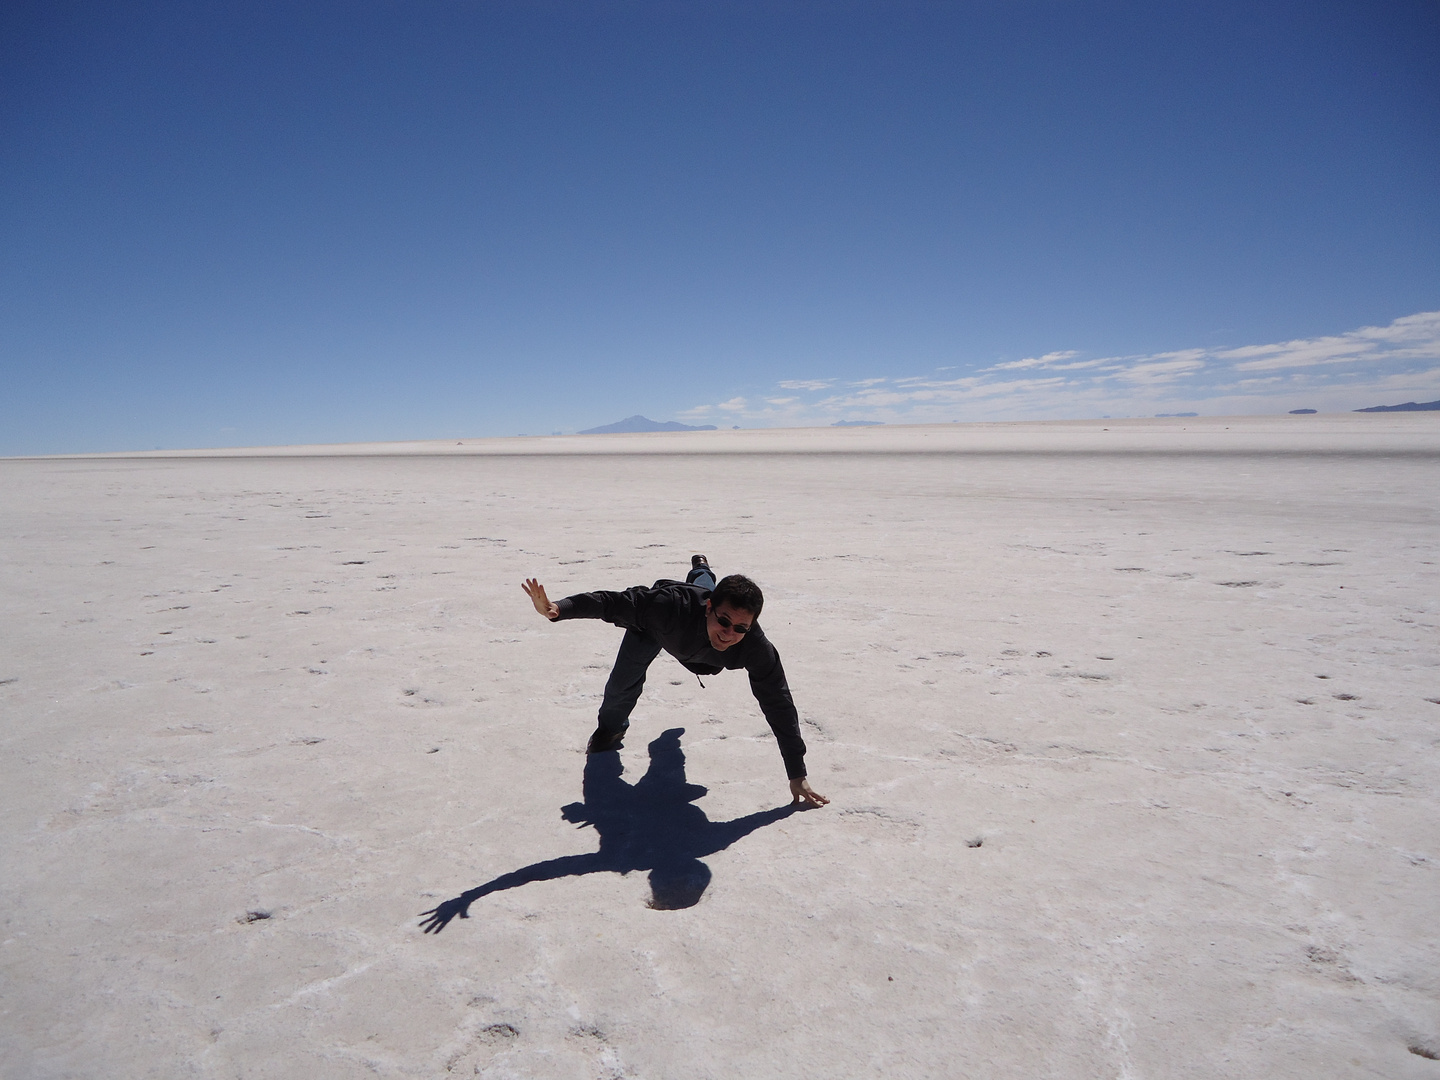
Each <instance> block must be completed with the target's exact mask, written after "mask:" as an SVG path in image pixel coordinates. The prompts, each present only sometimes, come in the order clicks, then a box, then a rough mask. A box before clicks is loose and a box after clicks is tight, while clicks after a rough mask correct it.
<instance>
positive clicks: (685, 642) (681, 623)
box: [555, 581, 805, 780]
mask: <svg viewBox="0 0 1440 1080" xmlns="http://www.w3.org/2000/svg"><path fill="white" fill-rule="evenodd" d="M709 595H710V593H709V591H708V590H705V589H702V588H700V587H699V586H697V585H682V584H680V583H679V582H678V581H657V582H656V583H655V585H654V586H653V587H651V588H648V589H647V588H645V587H644V586H642V585H636V586H634V587H633V588H630V589H626V590H625V591H624V592H589V593H578V594H576V595H575V596H567V597H565V599H563V600H560V601H558V602H557V603H556V604H555V606H556V607H557V608H559V609H560V615H559V617H558V618H557V619H556V620H555V621H556V622H559V621H560V620H561V619H604V620H605V621H606V622H608V623H613V624H614V625H616V626H621V627H624V628H625V629H626V630H639V631H641V632H643V633H647V634H650V635H651V636H652V637H653V638H654V639H655V640H656V641H658V642H659V643H660V647H661V648H662V649H664V650H665V651H666V652H668V653H669V654H670V655H671V656H673V657H675V659H676V660H679V661H680V663H681V664H683V665H684V666H685V667H686V668H688V669H689V670H691V671H693V672H695V673H696V674H697V675H716V674H718V673H719V672H721V671H723V670H725V669H726V668H728V669H730V670H731V671H735V670H737V669H738V668H744V669H745V670H746V671H747V672H749V674H750V690H751V692H752V693H754V695H755V700H756V701H758V702H759V703H760V710H761V711H762V712H763V713H764V714H765V720H766V722H767V723H769V725H770V730H771V731H773V732H775V739H776V741H777V742H778V743H779V744H780V756H781V757H782V758H783V759H784V761H785V772H786V775H788V776H789V777H790V779H792V780H794V779H796V778H797V777H801V776H804V775H805V740H804V739H802V738H801V737H800V717H799V714H798V713H796V711H795V702H794V701H793V700H792V699H791V697H790V687H789V685H788V684H787V683H786V682H785V669H784V667H782V666H781V664H780V654H779V653H778V652H776V651H775V646H774V645H772V644H770V639H769V638H767V637H766V636H765V631H763V630H761V629H760V624H759V623H758V622H756V623H755V624H754V625H752V626H751V627H750V632H749V633H748V634H746V635H745V636H744V637H742V638H741V639H740V640H739V641H738V642H736V643H735V644H734V645H732V646H730V648H728V649H726V650H725V651H724V652H718V651H717V650H716V649H715V648H714V647H712V646H711V644H710V635H709V634H708V633H707V631H706V629H705V601H706V599H707V598H708V597H709Z"/></svg>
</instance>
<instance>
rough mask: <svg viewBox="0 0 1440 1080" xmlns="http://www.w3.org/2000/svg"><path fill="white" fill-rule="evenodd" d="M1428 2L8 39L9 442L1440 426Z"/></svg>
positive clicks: (140, 13)
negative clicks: (1296, 413) (1170, 423)
mask: <svg viewBox="0 0 1440 1080" xmlns="http://www.w3.org/2000/svg"><path fill="white" fill-rule="evenodd" d="M1437 179H1440V8H1437V7H1436V5H1435V4H1434V3H1433V2H1431V0H1415V2H1394V3H1391V2H1387V0H1375V2H1370V3H1366V4H1353V3H1344V4H1341V3H1326V2H1323V0H1321V2H1314V0H1309V2H1303V3H1299V2H1297V3H1267V2H1264V0H1258V2H1255V0H1252V2H1247V3H1234V4H1227V3H1207V4H1201V5H1179V4H1155V3H1153V2H1137V3H1080V2H1070V3H1026V2H1023V0H1003V2H1001V0H995V2H977V3H967V2H951V3H939V2H932V3H907V2H905V0H886V2H884V3H848V2H843V0H832V2H826V3H813V4H812V3H805V4H801V3H791V4H787V3H784V2H779V0H770V2H766V3H745V2H743V0H736V2H725V3H722V2H718V0H713V2H705V3H698V2H695V3H692V2H684V0H677V2H666V3H608V2H604V0H586V2H584V3H561V2H554V3H546V2H541V0H534V2H524V3H518V2H517V3H508V2H494V3H486V2H470V3H448V4H438V3H424V2H418V3H405V4H400V3H366V2H363V0H358V2H346V3H334V4H310V3H304V2H291V3H275V4H265V3H254V2H250V3H244V4H235V5H220V4H201V3H185V4H165V3H152V4H127V3H123V2H119V3H94V4H83V3H65V2H63V0H46V2H43V3H26V2H23V0H18V2H12V3H11V4H7V5H4V7H3V11H0V251H3V254H4V258H3V260H0V377H3V385H4V388H5V390H4V394H3V395H0V454H26V453H49V452H81V451H92V450H124V449H149V448H151V447H154V446H165V447H181V446H223V445H266V444H276V443H311V442H340V441H360V440H377V439H380V440H383V439H412V438H451V437H457V436H481V435H510V434H516V433H520V432H528V433H531V434H536V433H549V432H551V431H574V430H577V429H580V428H585V427H591V426H595V425H598V424H604V423H608V422H611V421H613V420H617V419H619V418H621V417H623V416H628V415H630V414H632V413H636V412H639V413H644V414H646V415H647V416H650V417H652V418H655V419H682V420H688V421H690V422H692V423H699V422H705V423H718V424H723V425H726V426H728V425H730V424H739V425H742V426H769V425H777V424H817V423H830V422H833V421H835V420H839V419H857V418H859V419H881V420H888V421H891V422H904V421H907V420H908V421H930V420H967V421H968V420H1009V419H1026V418H1061V417H1082V416H1101V415H1107V414H1109V415H1116V416H1120V415H1151V414H1153V413H1157V412H1176V411H1192V410H1193V411H1198V412H1202V413H1206V414H1212V415H1213V414H1217V413H1222V412H1223V413H1255V412H1283V411H1285V410H1286V409H1290V408H1300V407H1311V408H1320V409H1322V410H1343V409H1352V408H1357V407H1362V406H1367V405H1373V404H1381V403H1392V402H1398V401H1404V400H1412V399H1416V400H1430V399H1433V398H1436V397H1440V315H1437V314H1435V313H1436V312H1437V311H1440V198H1437Z"/></svg>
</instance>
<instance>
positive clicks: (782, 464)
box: [0, 414, 1440, 1080]
mask: <svg viewBox="0 0 1440 1080" xmlns="http://www.w3.org/2000/svg"><path fill="white" fill-rule="evenodd" d="M1437 465H1440V415H1425V414H1419V415H1399V416H1385V415H1380V416H1372V415H1363V416H1324V415H1320V416H1309V417H1278V418H1268V419H1257V418H1248V419H1177V420H1156V421H1094V422H1076V423H1068V424H1065V423H1046V424H994V425H955V426H935V427H914V428H871V429H846V430H824V429H821V430H801V431H772V432H754V431H747V432H741V431H735V432H713V433H712V432H706V433H699V432H697V433H682V434H674V435H670V434H666V435H642V436H597V437H587V438H581V437H573V438H553V439H511V440H463V441H461V442H459V443H457V442H454V441H451V442H449V443H433V444H425V443H415V444H393V445H374V446H355V447H327V448H314V447H312V448H284V449H280V450H271V451H257V450H246V451H229V452H219V451H208V452H203V453H191V454H176V453H171V454H144V455H132V456H118V455H117V456H107V457H89V458H68V459H45V460H39V459H32V460H7V461H0V500H3V502H0V505H3V507H4V512H3V514H0V606H3V612H4V617H3V620H0V716H3V727H0V738H3V752H0V770H3V772H0V860H3V861H0V920H3V928H0V940H3V945H0V1075H3V1076H4V1077H6V1078H27V1080H28V1078H45V1080H49V1078H60V1077H77V1078H79V1077H84V1078H92V1077H100V1076H104V1077H111V1078H113V1077H125V1078H128V1077H164V1078H170V1077H227V1078H228V1077H235V1078H240V1077H244V1078H254V1080H259V1078H267V1077H277V1078H289V1077H300V1078H304V1080H327V1078H332V1077H333V1078H351V1077H357V1076H379V1077H443V1076H447V1075H451V1076H457V1075H458V1076H481V1077H494V1078H502V1077H506V1078H508V1077H536V1078H560V1080H568V1078H576V1080H580V1078H609V1077H637V1078H675V1080H702V1078H716V1080H719V1078H727V1080H728V1078H734V1077H760V1078H764V1077H787V1078H789V1077H798V1078H824V1080H844V1078H850V1077H887V1078H890V1077H977V1078H978V1077H985V1078H1002V1077H1014V1078H1017V1080H1018V1078H1024V1080H1033V1078H1036V1077H1065V1078H1071V1077H1075V1078H1089V1077H1124V1078H1142V1077H1236V1078H1242V1077H1243V1078H1258V1077H1303V1078H1307V1080H1313V1078H1315V1077H1386V1078H1416V1080H1420V1078H1440V945H1437V926H1440V824H1437V822H1440V812H1437V811H1440V799H1437V791H1440V703H1437V702H1440V649H1437V643H1440V636H1437V633H1436V629H1437V623H1440V610H1437V607H1440V568H1437V562H1440V552H1437V547H1440V512H1437V492H1440V470H1437ZM692 551H703V552H705V553H706V554H708V555H709V556H710V559H711V562H712V563H713V565H714V566H715V567H716V569H717V570H719V571H721V572H722V573H723V572H729V571H741V572H745V573H748V574H749V575H751V576H752V577H754V578H755V579H756V580H758V581H759V582H760V584H761V585H762V586H763V587H764V589H765V591H766V597H767V603H766V607H765V611H764V615H763V617H762V620H761V621H762V623H763V625H764V626H765V629H766V632H767V633H768V635H769V636H770V637H771V639H772V640H773V641H774V642H775V643H776V645H777V647H778V648H779V650H780V653H781V655H782V657H783V658H784V662H785V665H786V669H787V671H788V673H789V676H790V683H791V687H792V689H793V691H794V694H795V699H796V702H797V704H798V706H799V708H800V713H801V717H802V721H803V731H804V734H805V738H806V741H807V742H808V744H809V747H810V751H809V756H808V758H807V760H808V762H809V766H810V773H811V780H812V782H813V783H814V785H815V787H816V788H817V789H818V790H820V791H821V792H823V793H825V794H827V795H829V796H830V797H831V798H832V800H833V801H832V802H831V804H830V805H829V806H828V807H825V808H823V809H818V810H810V811H804V812H799V811H796V812H790V811H784V810H780V811H778V812H772V813H768V814H766V813H763V812H765V811H777V808H782V807H783V806H784V805H785V804H786V803H787V802H788V791H787V788H786V782H785V775H784V771H783V768H782V766H781V762H780V758H779V754H778V753H777V751H776V747H775V743H774V739H773V737H772V736H771V735H770V733H769V730H768V729H767V727H766V725H765V723H764V721H763V718H762V717H761V716H760V713H759V711H758V709H757V707H756V705H755V702H754V700H753V698H752V697H751V696H750V693H749V687H748V684H747V682H746V680H745V678H744V676H743V674H742V673H736V672H727V673H725V674H723V675H720V676H717V677H715V678H713V679H706V680H705V683H706V686H705V688H703V689H702V688H701V686H700V685H699V682H698V681H697V680H696V679H695V678H694V677H693V676H692V675H690V674H688V673H687V672H685V671H684V670H683V669H682V668H680V667H679V665H678V664H676V663H675V662H674V661H673V660H672V659H670V658H668V657H666V656H663V655H662V656H661V658H660V659H659V660H657V661H656V663H655V665H654V666H653V667H652V668H651V672H650V681H649V684H648V686H647V689H646V692H645V696H644V697H643V698H642V700H641V703H640V706H639V708H638V709H637V710H636V712H635V716H634V724H633V726H632V728H631V732H630V735H629V737H628V739H627V742H626V745H625V748H624V749H623V750H622V751H621V752H620V754H619V762H620V764H621V765H622V766H623V775H617V772H616V770H614V769H613V768H612V769H610V771H608V772H607V771H606V769H605V768H597V767H596V766H595V765H594V762H595V761H598V760H599V759H598V758H597V759H592V766H591V776H590V782H589V783H585V782H584V777H585V770H586V762H587V759H586V757H585V755H584V752H583V751H584V745H585V740H586V738H587V737H588V735H589V733H590V731H591V730H592V728H593V726H594V714H595V708H596V706H597V704H598V702H599V697H600V692H601V689H602V687H603V685H604V681H605V676H606V672H607V670H608V667H609V663H610V660H611V658H612V657H613V655H614V652H615V649H616V647H617V645H618V643H619V639H620V632H619V631H618V630H616V629H615V628H613V627H611V626H608V625H606V624H604V623H600V622H579V623H576V622H571V623H562V624H558V625H551V624H549V623H547V622H545V621H544V620H543V619H541V618H540V617H539V616H538V615H536V614H535V612H534V611H533V610H532V609H531V607H530V605H529V602H528V601H527V600H526V597H525V596H524V594H523V593H522V592H521V589H520V582H521V579H522V578H524V577H527V576H536V577H538V578H540V580H541V581H542V582H544V583H545V584H546V585H547V586H548V587H549V588H550V591H551V595H552V596H561V595H565V594H567V593H570V592H578V591H584V590H589V589H595V588H624V587H626V586H629V585H634V584H649V583H650V582H651V581H653V580H654V579H656V578H663V577H683V575H684V572H685V570H686V569H687V568H688V565H689V557H690V554H691V552H692ZM676 729H683V732H682V733H681V734H679V736H678V743H677V742H676V738H677V737H676V735H674V734H673V732H674V731H675V730H676ZM666 732H672V734H670V735H666V734H665V733H666ZM652 750H653V757H652ZM682 754H683V757H682ZM609 761H610V762H611V763H614V761H615V757H614V756H611V757H610V758H609ZM642 777H645V778H646V779H645V780H644V781H642ZM582 785H583V786H582ZM582 800H583V801H584V802H585V805H584V806H583V807H582V806H577V804H579V803H581V802H582ZM755 814H760V815H761V816H760V817H757V818H752V819H750V820H749V821H748V822H744V823H741V824H740V825H739V826H736V827H733V828H730V829H728V830H727V829H726V828H725V827H724V826H723V823H726V822H731V821H734V820H735V819H738V818H744V817H746V816H747V815H755ZM602 835H603V837H604V838H605V842H606V843H607V845H608V851H609V854H608V855H606V856H604V857H603V858H602V857H600V856H596V857H595V858H592V859H588V860H587V859H584V858H579V859H572V860H570V861H569V862H566V863H559V864H549V865H550V867H551V872H550V873H549V875H548V876H547V875H546V874H545V873H535V874H531V875H529V876H527V875H526V874H523V873H522V874H520V875H517V876H515V877H512V878H510V879H508V880H506V879H504V875H507V874H512V872H514V871H517V870H523V869H524V868H526V867H528V866H530V865H532V864H535V863H546V861H547V860H554V859H559V858H562V857H565V856H584V855H586V854H588V853H595V852H597V851H598V850H599V848H600V844H601V841H602ZM607 860H608V862H607ZM627 860H628V861H627ZM667 860H668V862H667ZM677 860H678V863H679V864H683V865H681V868H680V870H678V871H676V870H674V866H673V865H671V864H676V863H677ZM697 860H698V862H700V863H703V864H704V867H705V868H708V872H709V874H708V886H706V880H707V878H706V876H705V875H704V873H703V871H699V870H697V869H696V862H697ZM662 863H665V864H666V865H671V869H670V870H669V871H665V870H664V868H663V867H662V870H657V871H656V875H651V874H650V873H649V870H650V868H651V867H652V866H654V865H659V864H662ZM556 867H558V868H559V869H558V870H557V869H556ZM619 868H628V869H630V870H631V872H629V873H623V874H622V873H620V872H618V869H619ZM542 870H543V868H542ZM567 870H568V871H570V872H565V871H567ZM587 871H589V872H587ZM665 873H672V876H674V874H677V873H678V874H679V876H680V878H681V879H683V880H681V881H680V886H679V888H680V891H681V893H684V892H685V890H686V889H689V893H688V894H687V895H685V896H682V900H683V904H682V905H680V906H676V905H671V908H670V909H667V908H666V907H665V906H664V905H661V906H660V907H655V906H652V903H653V900H654V896H652V887H651V877H652V876H658V877H659V878H663V877H664V875H665ZM687 874H688V877H687V876H686V875H687ZM697 875H698V876H697ZM497 878H499V879H502V880H501V881H500V882H498V883H496V879H497ZM506 884H509V885H510V886H512V887H508V888H507V887H503V886H505V885H506ZM663 884H664V883H663V882H660V883H658V884H657V886H656V889H657V893H656V894H655V895H658V894H659V889H660V886H661V885H663ZM672 884H673V883H672ZM487 885H488V886H489V888H487ZM497 886H499V887H497ZM697 890H700V891H698V892H697ZM684 905H688V906H684ZM434 909H440V911H441V912H442V913H446V914H447V919H448V921H445V922H444V925H443V926H440V927H438V929H439V932H438V933H426V932H425V930H426V929H427V928H428V929H430V930H435V929H437V926H436V922H437V920H436V919H434V918H433V917H432V918H431V919H429V920H428V921H427V920H426V919H424V918H423V917H422V915H423V913H424V912H426V911H431V910H434ZM460 914H464V915H465V916H466V917H464V918H460V917H458V916H459V915H460ZM450 916H454V917H453V918H451V917H450Z"/></svg>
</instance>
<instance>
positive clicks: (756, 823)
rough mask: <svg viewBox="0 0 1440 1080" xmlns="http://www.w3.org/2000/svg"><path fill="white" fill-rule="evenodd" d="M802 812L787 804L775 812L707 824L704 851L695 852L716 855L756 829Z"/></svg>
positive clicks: (757, 813)
mask: <svg viewBox="0 0 1440 1080" xmlns="http://www.w3.org/2000/svg"><path fill="white" fill-rule="evenodd" d="M799 812H800V808H799V807H798V806H794V805H791V804H789V803H787V804H786V805H784V806H777V807H775V809H773V810H760V811H757V812H756V813H753V814H746V815H745V816H744V817H738V818H735V819H733V820H731V821H712V822H709V823H707V826H706V828H705V832H704V843H703V845H699V846H703V848H704V850H703V851H701V850H698V847H697V850H696V851H695V852H694V854H695V855H697V856H704V855H714V854H715V853H716V852H717V851H724V850H725V849H726V848H727V847H729V846H730V845H731V844H733V843H734V842H735V841H736V840H739V839H740V838H741V837H742V836H749V835H750V834H751V833H752V832H754V831H755V830H756V829H763V828H764V827H765V826H766V825H773V824H775V822H777V821H783V820H784V819H785V818H787V817H789V816H790V815H791V814H796V813H799Z"/></svg>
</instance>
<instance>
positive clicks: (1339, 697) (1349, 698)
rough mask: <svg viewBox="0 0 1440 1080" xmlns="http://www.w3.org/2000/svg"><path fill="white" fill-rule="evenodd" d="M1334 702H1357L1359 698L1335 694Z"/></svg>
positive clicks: (1355, 695)
mask: <svg viewBox="0 0 1440 1080" xmlns="http://www.w3.org/2000/svg"><path fill="white" fill-rule="evenodd" d="M1335 700H1336V701H1359V700H1360V697H1359V695H1358V694H1336V695H1335Z"/></svg>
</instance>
